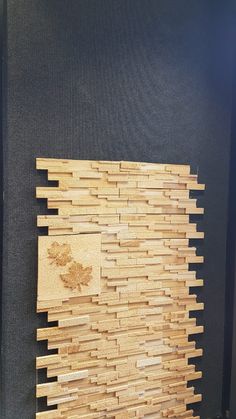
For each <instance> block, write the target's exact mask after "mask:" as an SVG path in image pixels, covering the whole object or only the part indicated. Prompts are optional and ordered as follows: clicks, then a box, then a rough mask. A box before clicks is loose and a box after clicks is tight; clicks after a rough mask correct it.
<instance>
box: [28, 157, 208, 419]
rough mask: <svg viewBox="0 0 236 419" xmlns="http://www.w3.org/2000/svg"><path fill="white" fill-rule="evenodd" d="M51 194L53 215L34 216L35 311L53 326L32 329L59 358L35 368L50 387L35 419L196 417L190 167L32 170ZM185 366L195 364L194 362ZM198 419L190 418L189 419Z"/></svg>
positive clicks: (84, 165) (54, 164)
mask: <svg viewBox="0 0 236 419" xmlns="http://www.w3.org/2000/svg"><path fill="white" fill-rule="evenodd" d="M37 168H38V169H40V170H47V171H48V179H49V180H56V181H58V186H55V187H42V188H41V187H40V188H37V197H38V198H47V200H48V208H50V209H57V210H58V215H44V216H42V215H41V216H38V226H39V227H45V226H46V227H48V236H43V237H42V236H41V237H39V270H38V272H39V275H38V302H37V310H38V312H47V313H48V322H49V326H50V322H55V321H56V322H57V326H53V327H48V328H44V329H38V331H37V338H38V340H47V341H48V349H56V350H57V354H50V355H45V356H41V357H38V358H37V368H38V369H40V368H47V376H48V377H55V381H53V382H46V383H43V384H38V385H37V397H45V396H46V397H47V403H48V405H49V406H54V405H56V406H57V407H55V408H54V409H53V410H50V411H45V412H39V413H37V415H36V416H37V418H38V419H55V418H60V419H67V418H68V419H69V418H70V419H75V418H81V419H82V418H84V419H85V418H86V419H92V418H115V419H125V418H156V419H158V418H178V419H181V418H185V419H190V418H193V417H194V416H193V411H192V410H188V406H187V405H188V404H190V403H194V402H198V401H200V400H201V396H200V395H196V394H195V393H194V388H193V387H188V386H187V384H188V381H192V380H195V379H199V378H201V372H199V371H195V367H194V365H191V360H190V359H191V358H194V357H198V356H200V355H202V350H201V349H196V344H195V342H194V341H189V339H188V337H189V335H191V334H197V333H201V332H202V331H203V327H202V326H197V325H196V319H194V318H191V317H190V315H189V313H190V312H191V311H195V310H202V309H203V304H202V303H199V302H197V299H196V295H194V294H192V293H191V290H190V288H191V287H198V286H202V285H203V281H202V280H201V279H196V273H195V272H194V271H192V270H191V271H190V270H189V264H190V263H201V262H203V258H202V257H201V256H196V249H195V248H194V247H191V245H190V243H189V240H190V239H192V238H199V239H201V238H203V233H202V232H198V231H197V228H196V224H194V223H190V221H189V214H202V213H203V210H202V209H201V208H198V207H197V205H196V200H195V199H190V197H189V191H190V190H202V189H204V185H200V184H199V183H198V181H197V176H196V175H191V174H190V167H189V166H187V165H186V166H185V165H168V164H151V163H134V162H104V161H84V160H82V161H80V160H57V159H41V158H39V159H37ZM189 360H190V362H189ZM195 418H196V416H195Z"/></svg>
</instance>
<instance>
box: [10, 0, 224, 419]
mask: <svg viewBox="0 0 236 419" xmlns="http://www.w3.org/2000/svg"><path fill="white" fill-rule="evenodd" d="M224 3H225V2H222V1H214V2H213V1H210V0H179V1H178V2H176V1H174V0H116V1H112V0H87V1H86V0H49V1H48V0H34V1H31V0H9V1H8V4H7V33H6V48H5V56H4V66H5V92H4V94H5V117H4V121H5V130H4V174H5V178H4V189H5V203H4V257H3V265H4V266H3V315H2V316H3V317H2V318H3V334H2V338H3V355H2V364H3V383H4V387H3V395H2V398H3V403H2V406H3V412H2V417H3V418H7V419H19V418H20V419H28V418H33V417H34V412H35V410H36V402H35V398H34V394H35V356H36V353H39V351H42V348H41V347H40V346H39V345H37V344H36V343H35V329H36V327H37V326H38V325H40V324H42V323H43V322H44V321H45V320H44V319H40V318H39V317H38V316H37V315H36V314H35V301H36V276H37V266H36V265H37V242H36V239H37V235H38V234H39V231H38V230H37V228H36V215H37V214H39V213H45V211H46V209H45V203H43V202H37V201H36V199H35V187H36V185H39V184H45V183H46V180H45V179H46V177H45V174H42V173H41V174H37V173H36V170H35V158H36V157H58V158H62V157H64V158H75V159H112V160H116V159H117V160H119V159H124V160H138V161H140V160H141V161H149V162H169V163H190V164H191V166H192V171H193V172H194V173H196V172H199V178H200V181H201V182H204V183H206V188H207V189H206V192H205V194H204V196H202V197H200V205H201V204H202V205H204V206H205V212H206V214H205V217H204V221H203V223H202V225H201V227H202V228H204V230H205V233H206V239H205V242H204V246H203V247H201V249H200V253H204V255H205V259H206V263H205V266H204V268H203V269H202V271H201V272H199V277H201V276H204V277H205V288H204V290H203V291H201V292H200V298H199V299H200V300H203V301H205V304H206V307H205V312H204V315H203V317H202V318H200V319H199V322H203V323H204V325H205V334H204V336H203V337H201V338H199V345H200V346H201V347H203V348H204V353H205V355H204V358H203V360H202V361H199V365H198V367H199V368H201V369H202V370H203V372H204V378H203V380H201V381H200V383H198V384H197V387H198V389H199V391H201V392H202V393H203V395H204V401H203V403H202V404H201V405H200V407H199V409H200V413H201V418H202V419H206V418H208V417H212V416H214V415H215V414H217V413H219V412H220V410H221V395H222V368H223V343H224V333H223V328H224V288H225V286H224V283H225V239H226V215H227V193H228V168H229V143H230V74H229V70H228V69H229V67H230V61H229V56H230V48H228V45H230V42H231V40H230V33H229V27H230V23H231V22H230V21H229V18H228V16H229V11H228V10H226V6H225V5H224Z"/></svg>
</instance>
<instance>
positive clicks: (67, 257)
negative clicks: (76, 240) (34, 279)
mask: <svg viewBox="0 0 236 419" xmlns="http://www.w3.org/2000/svg"><path fill="white" fill-rule="evenodd" d="M48 258H49V259H51V264H53V263H54V264H55V265H56V266H65V265H67V263H69V262H71V261H72V257H71V247H70V245H69V244H66V243H63V244H59V243H58V242H53V243H52V244H51V247H50V248H49V249H48Z"/></svg>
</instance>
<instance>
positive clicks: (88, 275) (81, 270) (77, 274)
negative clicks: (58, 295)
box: [60, 261, 92, 291]
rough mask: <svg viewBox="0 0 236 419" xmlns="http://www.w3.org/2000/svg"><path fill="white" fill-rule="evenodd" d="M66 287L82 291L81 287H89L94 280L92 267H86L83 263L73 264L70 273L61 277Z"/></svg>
mask: <svg viewBox="0 0 236 419" xmlns="http://www.w3.org/2000/svg"><path fill="white" fill-rule="evenodd" d="M60 277H61V279H62V281H63V282H64V286H65V287H67V288H71V289H72V290H74V289H76V288H77V289H78V290H79V291H81V285H87V286H88V285H89V282H90V281H91V279H92V267H91V266H88V267H86V268H85V267H84V266H83V265H82V264H81V263H78V262H75V261H74V262H73V263H72V264H71V266H70V267H69V270H68V273H66V274H61V275H60Z"/></svg>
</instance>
